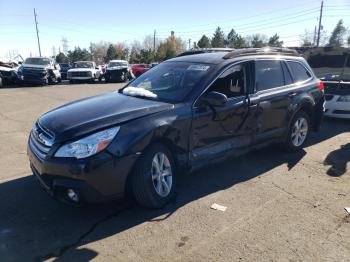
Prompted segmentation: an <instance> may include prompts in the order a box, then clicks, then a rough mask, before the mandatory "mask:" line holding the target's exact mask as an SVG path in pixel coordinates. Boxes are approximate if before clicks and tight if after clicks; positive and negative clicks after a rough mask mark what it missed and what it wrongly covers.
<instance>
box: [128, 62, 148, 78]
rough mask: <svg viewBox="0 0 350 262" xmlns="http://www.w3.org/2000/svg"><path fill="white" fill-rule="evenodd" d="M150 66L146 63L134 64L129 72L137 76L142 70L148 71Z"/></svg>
mask: <svg viewBox="0 0 350 262" xmlns="http://www.w3.org/2000/svg"><path fill="white" fill-rule="evenodd" d="M150 68H151V67H150V66H149V65H146V64H135V65H133V66H132V67H131V72H132V73H133V75H134V76H136V77H139V76H140V75H142V74H143V73H144V72H146V71H148V70H149V69H150Z"/></svg>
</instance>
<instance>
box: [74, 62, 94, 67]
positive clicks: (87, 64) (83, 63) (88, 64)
mask: <svg viewBox="0 0 350 262" xmlns="http://www.w3.org/2000/svg"><path fill="white" fill-rule="evenodd" d="M93 67H94V65H93V63H91V62H75V63H74V64H73V68H93Z"/></svg>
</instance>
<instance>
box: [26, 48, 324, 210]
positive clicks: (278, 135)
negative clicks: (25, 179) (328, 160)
mask: <svg viewBox="0 0 350 262" xmlns="http://www.w3.org/2000/svg"><path fill="white" fill-rule="evenodd" d="M323 103H324V96H323V83H322V82H321V81H320V80H319V79H317V78H316V77H315V75H314V73H313V72H312V70H311V68H310V67H309V65H308V64H307V62H306V61H305V60H304V59H303V58H302V57H300V56H298V54H297V53H295V52H294V51H291V50H288V49H272V48H264V49H243V50H234V51H231V52H229V51H226V52H212V53H203V54H194V55H185V56H180V57H177V58H174V59H170V60H168V61H165V62H163V63H161V64H159V65H157V66H156V67H154V68H152V69H151V70H149V71H148V72H146V73H144V74H143V75H141V76H140V77H138V78H137V79H135V80H134V81H132V82H129V83H128V84H127V85H126V86H125V87H124V88H122V89H120V90H118V91H116V92H112V93H107V94H102V95H98V96H94V97H89V98H84V99H81V100H78V101H75V102H71V103H68V104H66V105H63V106H60V107H58V108H56V109H53V110H51V111H49V112H47V113H45V114H44V115H42V116H41V117H40V118H39V119H38V120H37V122H36V123H35V124H34V126H33V129H32V131H31V133H30V137H29V140H28V155H29V160H30V166H31V169H32V171H33V173H34V175H35V176H36V177H37V178H38V180H39V181H40V183H41V185H42V186H43V187H44V188H45V189H46V190H47V191H48V192H49V193H50V194H52V195H53V196H55V197H56V198H58V199H60V200H64V201H68V202H71V203H79V204H80V203H85V202H99V201H104V200H109V199H114V198H122V197H124V196H125V194H126V192H129V191H130V192H131V193H132V196H133V197H134V199H135V200H136V201H137V202H138V203H139V204H140V205H143V206H147V207H152V208H160V207H162V206H164V205H165V204H166V203H168V202H169V201H170V200H171V199H172V198H173V197H174V193H175V190H176V178H177V175H178V173H179V172H181V171H182V170H184V169H187V170H193V169H196V168H199V167H201V166H203V165H205V164H208V163H212V162H213V161H218V160H223V159H226V158H228V157H231V156H237V155H240V154H243V153H245V152H247V151H249V150H252V149H256V148H260V147H263V146H266V145H269V144H272V143H281V144H284V145H285V147H286V148H288V149H289V150H298V149H300V148H302V147H303V145H304V144H305V141H306V140H307V137H308V135H309V133H310V132H311V131H317V130H318V129H319V127H320V124H321V120H322V115H323Z"/></svg>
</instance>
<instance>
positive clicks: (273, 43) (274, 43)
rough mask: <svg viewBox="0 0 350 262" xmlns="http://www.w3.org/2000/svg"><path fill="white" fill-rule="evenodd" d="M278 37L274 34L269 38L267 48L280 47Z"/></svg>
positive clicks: (281, 43)
mask: <svg viewBox="0 0 350 262" xmlns="http://www.w3.org/2000/svg"><path fill="white" fill-rule="evenodd" d="M279 39H280V37H279V36H278V35H277V33H276V34H274V35H273V36H271V37H270V39H269V42H268V43H267V44H268V46H273V47H282V45H283V41H279Z"/></svg>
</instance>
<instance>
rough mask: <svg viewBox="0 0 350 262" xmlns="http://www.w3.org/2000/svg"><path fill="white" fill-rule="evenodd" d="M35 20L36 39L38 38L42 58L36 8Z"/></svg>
mask: <svg viewBox="0 0 350 262" xmlns="http://www.w3.org/2000/svg"><path fill="white" fill-rule="evenodd" d="M34 20H35V28H36V37H37V38H38V47H39V56H41V49H40V40H39V31H38V22H37V20H36V12H35V8H34Z"/></svg>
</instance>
